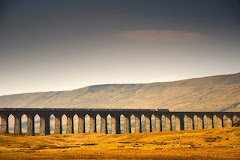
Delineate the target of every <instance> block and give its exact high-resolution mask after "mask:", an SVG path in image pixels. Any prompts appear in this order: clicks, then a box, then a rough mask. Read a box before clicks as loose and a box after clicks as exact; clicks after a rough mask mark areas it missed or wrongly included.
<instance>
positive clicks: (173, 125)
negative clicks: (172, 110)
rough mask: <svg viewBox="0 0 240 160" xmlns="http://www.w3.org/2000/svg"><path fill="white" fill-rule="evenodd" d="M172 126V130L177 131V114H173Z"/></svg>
mask: <svg viewBox="0 0 240 160" xmlns="http://www.w3.org/2000/svg"><path fill="white" fill-rule="evenodd" d="M170 119H171V126H172V131H176V130H177V129H176V116H175V115H172V116H171V118H170Z"/></svg>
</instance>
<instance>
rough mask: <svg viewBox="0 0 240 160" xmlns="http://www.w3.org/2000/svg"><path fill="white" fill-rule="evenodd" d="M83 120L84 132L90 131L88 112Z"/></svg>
mask: <svg viewBox="0 0 240 160" xmlns="http://www.w3.org/2000/svg"><path fill="white" fill-rule="evenodd" d="M84 121H85V133H89V132H90V116H89V114H86V115H85V117H84Z"/></svg>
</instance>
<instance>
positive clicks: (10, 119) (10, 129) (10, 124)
mask: <svg viewBox="0 0 240 160" xmlns="http://www.w3.org/2000/svg"><path fill="white" fill-rule="evenodd" d="M14 124H15V117H14V116H13V115H12V114H10V115H9V116H8V133H10V134H13V133H14Z"/></svg>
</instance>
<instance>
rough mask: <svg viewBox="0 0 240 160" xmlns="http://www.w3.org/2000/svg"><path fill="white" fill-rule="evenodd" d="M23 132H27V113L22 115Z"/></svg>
mask: <svg viewBox="0 0 240 160" xmlns="http://www.w3.org/2000/svg"><path fill="white" fill-rule="evenodd" d="M21 132H22V134H26V133H27V115H26V114H23V115H22V116H21Z"/></svg>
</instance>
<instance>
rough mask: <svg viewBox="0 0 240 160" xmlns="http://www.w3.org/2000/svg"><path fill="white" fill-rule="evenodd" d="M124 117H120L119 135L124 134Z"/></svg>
mask: <svg viewBox="0 0 240 160" xmlns="http://www.w3.org/2000/svg"><path fill="white" fill-rule="evenodd" d="M125 127H126V126H125V116H124V115H123V114H121V115H120V133H121V134H122V133H125Z"/></svg>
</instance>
